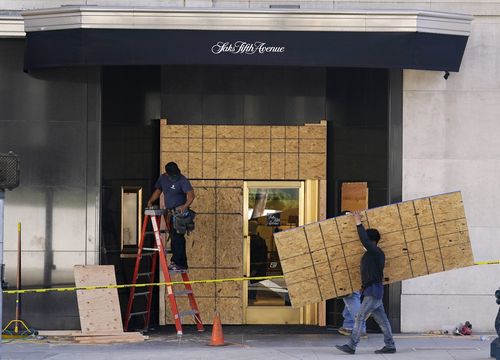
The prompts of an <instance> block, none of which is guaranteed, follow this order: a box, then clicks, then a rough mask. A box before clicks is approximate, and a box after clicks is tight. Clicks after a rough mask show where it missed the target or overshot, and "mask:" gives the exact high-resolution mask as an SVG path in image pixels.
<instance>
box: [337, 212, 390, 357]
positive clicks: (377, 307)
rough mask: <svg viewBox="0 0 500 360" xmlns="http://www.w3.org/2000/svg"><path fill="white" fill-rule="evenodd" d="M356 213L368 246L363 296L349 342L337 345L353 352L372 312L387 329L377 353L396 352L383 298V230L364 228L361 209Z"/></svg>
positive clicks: (384, 328)
mask: <svg viewBox="0 0 500 360" xmlns="http://www.w3.org/2000/svg"><path fill="white" fill-rule="evenodd" d="M353 215H354V219H355V221H356V228H357V230H358V235H359V239H360V240H361V243H362V244H363V247H364V248H365V249H366V252H365V253H364V254H363V256H362V258H361V284H362V285H361V288H362V291H363V295H364V298H363V301H362V303H361V307H360V309H359V311H358V313H357V315H356V317H355V320H354V327H353V329H352V333H351V338H350V340H349V342H348V343H347V344H345V345H336V348H337V349H339V350H341V351H343V352H345V353H348V354H354V353H355V351H356V346H357V345H358V343H359V339H360V337H361V332H362V329H363V325H364V324H365V322H366V319H367V318H368V317H369V316H370V315H372V316H373V318H374V319H375V321H376V322H377V324H378V325H379V326H380V329H381V330H382V332H383V333H384V343H385V346H384V347H383V348H382V349H380V350H376V351H375V353H376V354H391V353H395V352H396V346H395V344H394V339H393V337H392V330H391V324H390V323H389V319H388V318H387V315H386V313H385V309H384V304H383V302H382V298H383V296H384V285H383V283H382V282H383V279H384V267H385V254H384V252H383V251H382V249H380V248H379V247H378V246H377V245H378V241H379V240H380V233H379V232H378V230H377V229H368V230H365V228H364V227H363V224H362V223H361V213H360V212H359V211H355V212H353Z"/></svg>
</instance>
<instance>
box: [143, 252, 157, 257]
mask: <svg viewBox="0 0 500 360" xmlns="http://www.w3.org/2000/svg"><path fill="white" fill-rule="evenodd" d="M154 254H156V251H154V252H143V253H142V254H141V256H153V255H154Z"/></svg>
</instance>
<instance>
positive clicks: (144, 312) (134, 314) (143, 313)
mask: <svg viewBox="0 0 500 360" xmlns="http://www.w3.org/2000/svg"><path fill="white" fill-rule="evenodd" d="M147 313H148V312H147V311H139V312H134V313H130V316H137V315H146V314H147Z"/></svg>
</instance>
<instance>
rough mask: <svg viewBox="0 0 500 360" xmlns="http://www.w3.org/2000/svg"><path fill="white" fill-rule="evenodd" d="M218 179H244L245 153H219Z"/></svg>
mask: <svg viewBox="0 0 500 360" xmlns="http://www.w3.org/2000/svg"><path fill="white" fill-rule="evenodd" d="M216 167H217V174H216V175H217V179H244V176H243V174H244V153H217V165H216Z"/></svg>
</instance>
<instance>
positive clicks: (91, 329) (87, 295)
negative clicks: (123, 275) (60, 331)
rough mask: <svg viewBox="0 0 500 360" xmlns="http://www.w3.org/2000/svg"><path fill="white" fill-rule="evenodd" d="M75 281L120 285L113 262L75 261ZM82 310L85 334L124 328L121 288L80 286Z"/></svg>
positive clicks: (97, 284)
mask: <svg viewBox="0 0 500 360" xmlns="http://www.w3.org/2000/svg"><path fill="white" fill-rule="evenodd" d="M74 273H75V284H76V286H77V287H80V286H102V285H116V277H115V267H114V266H113V265H75V267H74ZM76 296H77V300H78V312H79V314H80V325H81V328H82V334H83V335H85V334H93V333H100V334H103V333H110V334H116V333H117V332H118V333H120V332H123V325H122V319H121V314H120V302H119V300H118V291H117V289H116V288H115V289H97V290H78V291H77V292H76Z"/></svg>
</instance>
